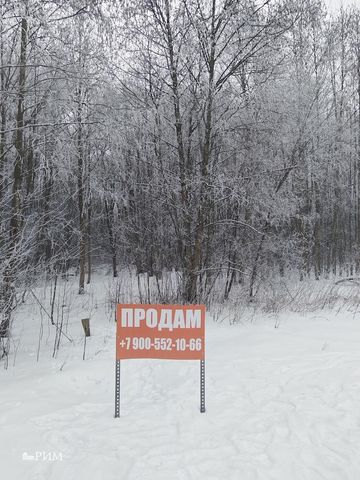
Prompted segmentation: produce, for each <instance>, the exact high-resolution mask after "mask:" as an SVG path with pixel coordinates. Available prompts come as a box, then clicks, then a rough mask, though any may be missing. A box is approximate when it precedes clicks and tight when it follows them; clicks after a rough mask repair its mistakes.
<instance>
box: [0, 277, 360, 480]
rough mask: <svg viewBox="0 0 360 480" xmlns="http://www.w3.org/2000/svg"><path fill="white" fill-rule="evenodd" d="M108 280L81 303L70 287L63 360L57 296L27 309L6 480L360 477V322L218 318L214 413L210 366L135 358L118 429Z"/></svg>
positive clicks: (209, 341) (209, 354)
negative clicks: (87, 320)
mask: <svg viewBox="0 0 360 480" xmlns="http://www.w3.org/2000/svg"><path fill="white" fill-rule="evenodd" d="M108 282H109V279H108V278H105V277H99V278H98V279H97V281H96V282H95V284H94V285H92V286H91V288H90V289H88V293H87V294H86V295H85V296H82V297H79V296H77V295H76V284H75V283H73V284H72V282H68V283H67V284H66V285H65V286H64V285H62V286H61V288H62V289H63V290H62V291H63V292H64V294H63V303H61V302H60V303H59V302H58V305H57V307H56V310H55V317H56V319H57V320H58V319H59V318H60V317H61V318H62V319H63V322H64V326H63V328H64V331H65V332H66V335H67V336H68V338H69V339H70V340H69V339H67V338H66V337H62V339H61V345H60V348H59V350H58V351H57V353H56V356H55V358H53V356H52V355H53V350H54V339H55V331H56V329H55V327H53V326H51V325H49V322H48V318H47V314H46V312H45V310H46V311H47V312H48V313H49V309H50V298H51V295H50V293H51V292H50V291H46V290H43V291H41V289H37V290H36V291H34V293H35V296H36V298H37V300H36V299H35V297H34V296H33V295H28V300H27V302H26V304H25V305H24V306H23V307H21V308H20V309H19V311H18V313H17V318H16V322H15V324H14V339H13V344H12V353H11V354H10V357H9V362H8V366H7V369H5V368H1V369H0V385H1V397H0V458H1V462H0V478H2V479H6V480H20V479H21V480H60V479H61V480H62V479H64V480H73V479H74V480H75V479H76V480H99V479H104V480H112V479H114V480H115V479H116V480H268V479H271V480H359V479H360V453H359V452H360V313H354V311H351V312H350V311H348V310H346V309H343V310H342V311H341V312H335V311H333V312H329V311H321V312H319V313H317V314H316V313H312V314H307V315H306V316H302V315H300V314H294V313H292V314H285V313H282V314H281V315H280V316H278V317H274V316H271V315H268V316H266V315H264V314H257V315H255V316H253V317H252V320H251V321H245V320H244V321H243V322H242V323H237V324H234V325H231V324H229V322H228V321H227V320H226V319H225V320H224V321H222V322H220V321H218V322H214V320H213V318H212V316H211V314H209V315H207V325H206V413H204V414H201V413H200V412H199V362H198V361H195V362H194V361H182V362H179V361H170V360H167V361H159V360H128V361H123V362H122V378H121V389H122V390H121V418H119V419H115V418H114V370H115V322H114V312H113V311H112V310H111V308H109V305H108V302H107V301H106V299H105V296H106V295H105V290H106V288H107V283H108ZM359 288H360V287H359ZM59 291H60V287H59ZM59 299H60V295H59ZM39 302H40V303H41V304H42V305H43V307H44V308H45V310H43V309H42V310H41V311H39ZM86 316H90V317H91V334H92V336H91V338H90V339H88V341H87V345H86V348H85V349H84V337H83V332H82V327H81V323H80V319H81V318H84V317H86ZM240 320H241V319H240ZM275 327H276V328H275ZM84 356H85V360H84V359H83V357H84ZM2 366H3V365H2ZM24 453H27V455H28V456H30V457H31V456H34V457H36V456H37V457H38V458H37V459H36V458H35V459H34V460H23V454H24ZM40 454H41V456H40ZM44 454H45V455H47V457H46V458H45V459H44V458H43V456H44ZM54 455H55V457H54ZM50 458H51V459H50Z"/></svg>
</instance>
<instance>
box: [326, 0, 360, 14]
mask: <svg viewBox="0 0 360 480" xmlns="http://www.w3.org/2000/svg"><path fill="white" fill-rule="evenodd" d="M325 3H326V5H327V6H328V8H329V10H330V11H331V12H336V11H337V10H339V8H340V7H341V5H343V6H344V7H348V6H350V5H357V6H359V7H360V0H325Z"/></svg>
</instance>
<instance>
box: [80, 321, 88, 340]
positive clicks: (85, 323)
mask: <svg viewBox="0 0 360 480" xmlns="http://www.w3.org/2000/svg"><path fill="white" fill-rule="evenodd" d="M81 323H82V326H83V329H84V332H85V337H90V318H82V319H81Z"/></svg>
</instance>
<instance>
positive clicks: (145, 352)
mask: <svg viewBox="0 0 360 480" xmlns="http://www.w3.org/2000/svg"><path fill="white" fill-rule="evenodd" d="M116 358H117V359H118V360H123V359H129V358H158V359H172V360H203V359H204V358H205V307H204V306H203V305H197V306H188V305H186V306H182V305H118V306H117V339H116Z"/></svg>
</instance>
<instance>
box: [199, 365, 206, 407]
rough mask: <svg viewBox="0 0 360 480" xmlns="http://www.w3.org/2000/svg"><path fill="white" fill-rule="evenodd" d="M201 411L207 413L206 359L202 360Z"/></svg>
mask: <svg viewBox="0 0 360 480" xmlns="http://www.w3.org/2000/svg"><path fill="white" fill-rule="evenodd" d="M200 413H205V360H200Z"/></svg>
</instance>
